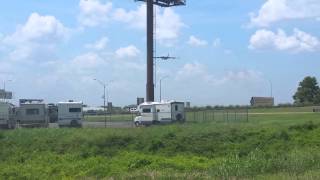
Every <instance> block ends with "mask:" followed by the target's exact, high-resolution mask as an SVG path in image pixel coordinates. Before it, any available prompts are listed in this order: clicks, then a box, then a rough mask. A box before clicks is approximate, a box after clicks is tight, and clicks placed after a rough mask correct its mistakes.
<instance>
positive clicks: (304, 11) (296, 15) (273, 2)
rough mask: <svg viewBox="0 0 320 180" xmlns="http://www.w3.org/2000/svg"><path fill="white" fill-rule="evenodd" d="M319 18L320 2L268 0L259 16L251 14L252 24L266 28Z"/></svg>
mask: <svg viewBox="0 0 320 180" xmlns="http://www.w3.org/2000/svg"><path fill="white" fill-rule="evenodd" d="M319 16H320V1H319V0H267V1H266V2H265V3H264V4H263V5H262V7H261V8H260V10H259V12H258V13H257V14H256V13H251V24H252V25H255V26H262V27H266V26H269V25H270V24H272V23H275V22H278V21H282V20H292V19H306V18H317V17H319Z"/></svg>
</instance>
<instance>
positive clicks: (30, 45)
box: [2, 13, 70, 60]
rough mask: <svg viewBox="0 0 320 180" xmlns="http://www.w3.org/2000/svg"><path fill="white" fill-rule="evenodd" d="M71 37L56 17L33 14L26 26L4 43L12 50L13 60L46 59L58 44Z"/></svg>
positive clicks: (7, 38)
mask: <svg viewBox="0 0 320 180" xmlns="http://www.w3.org/2000/svg"><path fill="white" fill-rule="evenodd" d="M69 35H70V29H68V28H66V27H65V26H64V25H63V24H62V23H61V22H60V21H59V20H58V19H56V18H55V17H54V16H49V15H45V16H42V15H39V14H38V13H32V14H31V15H30V16H29V18H28V20H27V22H26V23H25V24H24V25H19V26H18V28H17V29H16V31H15V32H14V33H13V34H11V35H8V36H5V37H4V39H3V41H2V42H3V44H4V45H5V46H8V47H10V48H12V52H11V53H10V57H11V59H14V60H21V59H33V60H34V59H38V58H39V59H41V58H43V59H46V58H49V54H50V53H51V52H53V51H54V49H55V47H56V45H57V43H59V42H61V41H64V40H66V39H67V38H68V36H69Z"/></svg>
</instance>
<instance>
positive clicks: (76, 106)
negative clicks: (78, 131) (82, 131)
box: [58, 101, 83, 127]
mask: <svg viewBox="0 0 320 180" xmlns="http://www.w3.org/2000/svg"><path fill="white" fill-rule="evenodd" d="M82 121H83V103H82V102H73V101H69V102H60V103H58V125H59V127H82Z"/></svg>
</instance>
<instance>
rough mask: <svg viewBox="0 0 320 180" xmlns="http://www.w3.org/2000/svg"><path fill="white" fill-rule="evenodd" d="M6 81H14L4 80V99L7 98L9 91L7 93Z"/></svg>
mask: <svg viewBox="0 0 320 180" xmlns="http://www.w3.org/2000/svg"><path fill="white" fill-rule="evenodd" d="M6 82H12V80H10V79H9V80H3V91H4V96H3V100H4V101H6V99H7V93H6Z"/></svg>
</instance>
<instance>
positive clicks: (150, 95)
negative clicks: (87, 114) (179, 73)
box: [135, 0, 186, 102]
mask: <svg viewBox="0 0 320 180" xmlns="http://www.w3.org/2000/svg"><path fill="white" fill-rule="evenodd" d="M135 1H143V2H146V3H147V89H146V90H147V94H146V101H147V102H153V101H154V77H153V76H154V74H153V61H154V55H153V50H154V47H153V46H154V44H153V41H154V39H153V38H154V37H153V30H154V24H153V23H154V21H153V18H154V9H153V7H154V5H157V6H160V7H172V6H182V5H185V4H186V0H135Z"/></svg>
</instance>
